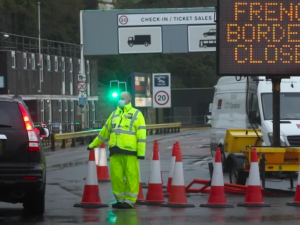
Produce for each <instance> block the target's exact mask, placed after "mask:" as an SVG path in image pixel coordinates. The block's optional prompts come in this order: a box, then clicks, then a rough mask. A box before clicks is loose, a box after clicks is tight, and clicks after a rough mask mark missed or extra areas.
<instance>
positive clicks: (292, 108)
mask: <svg viewBox="0 0 300 225" xmlns="http://www.w3.org/2000/svg"><path fill="white" fill-rule="evenodd" d="M272 98H273V95H272V93H265V94H264V93H263V94H261V100H262V107H263V113H264V119H265V120H272V119H273V102H272ZM299 102H300V93H280V119H281V120H300V104H299Z"/></svg>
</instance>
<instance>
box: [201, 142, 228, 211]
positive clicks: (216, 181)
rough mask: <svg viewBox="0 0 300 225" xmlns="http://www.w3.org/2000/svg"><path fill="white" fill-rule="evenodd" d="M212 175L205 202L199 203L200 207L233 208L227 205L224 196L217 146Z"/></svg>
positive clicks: (219, 154) (219, 152) (220, 162)
mask: <svg viewBox="0 0 300 225" xmlns="http://www.w3.org/2000/svg"><path fill="white" fill-rule="evenodd" d="M214 167H215V168H214V172H213V175H212V181H211V189H210V194H209V198H208V202H207V204H201V205H200V207H210V208H233V205H228V204H227V202H226V198H225V189H224V178H223V170H222V159H221V151H220V148H217V151H216V157H215V166H214Z"/></svg>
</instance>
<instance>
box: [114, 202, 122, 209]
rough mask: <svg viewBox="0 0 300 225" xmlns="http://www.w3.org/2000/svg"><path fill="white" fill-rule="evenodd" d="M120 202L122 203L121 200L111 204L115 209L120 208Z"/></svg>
mask: <svg viewBox="0 0 300 225" xmlns="http://www.w3.org/2000/svg"><path fill="white" fill-rule="evenodd" d="M122 204H123V203H122V202H117V203H114V204H112V207H113V208H115V209H121V205H122Z"/></svg>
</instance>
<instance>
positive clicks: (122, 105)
mask: <svg viewBox="0 0 300 225" xmlns="http://www.w3.org/2000/svg"><path fill="white" fill-rule="evenodd" d="M118 105H119V107H120V108H121V109H123V108H124V106H125V100H119V102H118Z"/></svg>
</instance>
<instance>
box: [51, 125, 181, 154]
mask: <svg viewBox="0 0 300 225" xmlns="http://www.w3.org/2000/svg"><path fill="white" fill-rule="evenodd" d="M180 127H181V123H168V124H150V125H146V129H147V133H148V134H149V135H153V134H167V133H174V132H180ZM100 130H101V129H94V130H87V131H79V132H73V133H59V134H52V135H51V137H50V139H51V149H52V151H54V150H55V144H56V142H57V141H61V142H62V144H61V146H60V147H61V148H65V147H66V141H67V140H72V143H71V147H75V145H76V142H77V141H79V142H80V145H84V144H85V140H86V138H89V140H88V141H89V142H91V141H92V140H93V139H94V137H95V136H96V135H98V133H99V132H100ZM46 140H47V139H46Z"/></svg>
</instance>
